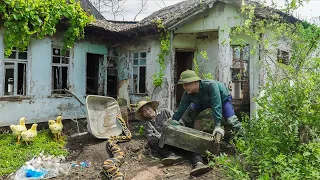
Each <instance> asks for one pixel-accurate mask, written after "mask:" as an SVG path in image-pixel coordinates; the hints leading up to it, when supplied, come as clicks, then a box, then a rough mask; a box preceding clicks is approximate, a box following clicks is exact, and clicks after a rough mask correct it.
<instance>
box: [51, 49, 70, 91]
mask: <svg viewBox="0 0 320 180" xmlns="http://www.w3.org/2000/svg"><path fill="white" fill-rule="evenodd" d="M53 49H59V50H60V53H61V51H62V49H63V48H62V47H61V46H56V45H52V46H51V55H50V56H51V60H50V66H51V68H50V69H51V95H61V96H69V95H68V94H66V93H58V92H63V91H64V89H54V76H53V75H54V74H53V73H54V72H53V67H66V68H67V88H66V89H68V90H69V88H70V67H71V66H70V64H71V52H72V51H71V49H67V50H66V52H67V51H69V57H68V58H69V60H68V63H62V58H65V57H66V56H65V55H54V54H53ZM53 57H60V63H54V62H53ZM60 71H61V70H60Z"/></svg>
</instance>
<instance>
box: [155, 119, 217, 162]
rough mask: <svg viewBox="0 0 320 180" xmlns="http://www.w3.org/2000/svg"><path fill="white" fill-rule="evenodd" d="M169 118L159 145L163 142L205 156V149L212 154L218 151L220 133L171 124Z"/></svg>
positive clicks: (161, 145) (162, 144)
mask: <svg viewBox="0 0 320 180" xmlns="http://www.w3.org/2000/svg"><path fill="white" fill-rule="evenodd" d="M171 121H172V120H171V119H170V120H168V121H167V123H166V125H165V128H164V132H163V133H162V135H161V138H160V142H159V146H160V147H161V148H162V147H163V146H164V145H165V144H167V145H170V146H174V147H177V148H180V149H184V150H187V151H191V152H196V153H199V154H201V155H203V156H206V155H207V153H206V151H209V152H211V153H213V154H219V153H220V141H221V138H222V137H221V134H219V133H218V134H217V135H216V136H215V137H214V136H213V135H212V134H209V133H206V132H203V131H199V130H196V129H192V128H188V127H185V126H181V125H172V124H171Z"/></svg>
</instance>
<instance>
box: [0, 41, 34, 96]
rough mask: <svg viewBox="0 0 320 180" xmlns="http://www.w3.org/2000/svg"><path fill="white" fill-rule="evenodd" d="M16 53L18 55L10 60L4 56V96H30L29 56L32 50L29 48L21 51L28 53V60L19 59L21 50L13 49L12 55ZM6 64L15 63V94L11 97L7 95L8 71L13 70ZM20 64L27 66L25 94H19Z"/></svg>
mask: <svg viewBox="0 0 320 180" xmlns="http://www.w3.org/2000/svg"><path fill="white" fill-rule="evenodd" d="M13 52H15V53H16V55H15V57H14V58H10V56H9V57H6V56H4V61H3V89H2V91H3V93H2V95H3V96H27V94H28V67H29V59H30V58H29V54H30V50H29V48H28V47H27V50H25V51H21V52H26V53H27V59H19V50H18V49H17V48H15V49H12V53H13ZM6 63H13V73H14V75H13V77H14V79H13V93H12V94H10V95H7V94H6V90H5V89H6V83H5V82H6V79H5V77H6V69H12V68H6ZM18 64H25V77H24V78H25V79H24V91H23V94H18Z"/></svg>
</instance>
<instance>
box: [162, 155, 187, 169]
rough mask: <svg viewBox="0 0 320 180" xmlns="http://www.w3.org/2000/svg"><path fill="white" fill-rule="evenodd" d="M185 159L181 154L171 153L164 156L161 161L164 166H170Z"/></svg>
mask: <svg viewBox="0 0 320 180" xmlns="http://www.w3.org/2000/svg"><path fill="white" fill-rule="evenodd" d="M182 160H183V158H182V157H181V156H177V155H170V156H168V157H166V158H163V159H162V160H161V163H162V164H163V165H164V166H170V165H173V164H176V163H179V162H181V161H182Z"/></svg>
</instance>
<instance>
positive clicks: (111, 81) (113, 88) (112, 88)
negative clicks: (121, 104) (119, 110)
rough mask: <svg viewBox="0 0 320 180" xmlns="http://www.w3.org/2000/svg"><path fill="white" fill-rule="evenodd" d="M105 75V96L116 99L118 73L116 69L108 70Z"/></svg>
mask: <svg viewBox="0 0 320 180" xmlns="http://www.w3.org/2000/svg"><path fill="white" fill-rule="evenodd" d="M107 74H108V75H107V95H108V96H110V97H113V98H115V99H117V95H118V71H117V69H116V68H108V70H107Z"/></svg>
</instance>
